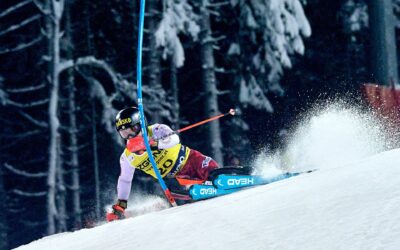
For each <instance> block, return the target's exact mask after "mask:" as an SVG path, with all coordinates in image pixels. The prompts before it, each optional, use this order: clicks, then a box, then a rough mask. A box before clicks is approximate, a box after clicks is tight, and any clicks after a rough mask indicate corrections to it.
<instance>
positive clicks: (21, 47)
mask: <svg viewBox="0 0 400 250" xmlns="http://www.w3.org/2000/svg"><path fill="white" fill-rule="evenodd" d="M42 39H43V36H39V37H37V38H35V39H33V40H32V41H30V42H28V43H20V44H18V45H17V46H16V47H14V48H9V49H3V50H0V55H1V54H5V53H10V52H15V51H19V50H23V49H26V48H29V47H30V46H32V45H35V44H36V43H38V42H40V41H41V40H42Z"/></svg>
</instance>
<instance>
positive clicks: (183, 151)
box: [107, 107, 219, 221]
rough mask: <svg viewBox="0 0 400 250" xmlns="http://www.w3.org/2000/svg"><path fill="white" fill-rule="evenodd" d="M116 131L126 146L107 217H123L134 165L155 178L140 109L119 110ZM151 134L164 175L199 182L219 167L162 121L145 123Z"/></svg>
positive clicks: (156, 158) (183, 180)
mask: <svg viewBox="0 0 400 250" xmlns="http://www.w3.org/2000/svg"><path fill="white" fill-rule="evenodd" d="M115 126H116V129H117V132H118V133H119V135H120V136H121V137H122V138H123V139H124V140H126V143H127V144H126V148H125V150H124V152H123V153H122V155H121V158H120V167H121V173H120V176H119V178H118V185H117V193H118V200H117V202H116V204H115V205H113V206H112V212H110V213H107V221H113V220H118V219H123V218H124V211H125V209H126V208H127V205H128V204H127V203H128V202H127V200H128V198H129V194H130V191H131V184H132V179H133V175H134V173H135V169H140V170H142V171H144V172H145V173H146V174H149V175H151V176H152V177H154V178H157V176H156V174H155V172H154V169H153V167H152V165H151V163H150V160H149V157H148V153H147V152H146V148H145V145H144V141H143V137H142V134H141V127H140V118H139V110H138V109H137V108H135V107H129V108H125V109H122V110H121V111H119V113H118V114H117V116H116V118H115ZM145 127H146V128H147V133H148V135H149V138H150V145H151V151H152V154H153V156H154V159H155V161H156V162H157V167H158V170H159V171H160V174H161V176H162V177H163V178H176V179H177V180H178V182H179V183H180V184H181V185H186V184H189V183H190V184H193V183H202V182H204V181H206V180H207V178H208V176H209V173H210V172H211V171H212V170H214V169H217V168H219V166H218V163H217V162H216V161H215V160H213V159H212V158H211V157H208V156H205V155H203V154H202V153H200V152H199V151H196V150H194V149H191V148H189V147H187V146H185V145H182V144H181V143H180V139H179V136H178V135H177V134H173V131H172V129H171V128H170V127H169V126H167V125H165V124H154V125H151V126H147V124H146V126H145Z"/></svg>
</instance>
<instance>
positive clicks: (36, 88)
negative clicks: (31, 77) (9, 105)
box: [6, 83, 46, 94]
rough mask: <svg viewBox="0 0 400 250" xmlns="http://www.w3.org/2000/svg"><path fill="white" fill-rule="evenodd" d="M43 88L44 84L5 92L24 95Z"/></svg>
mask: <svg viewBox="0 0 400 250" xmlns="http://www.w3.org/2000/svg"><path fill="white" fill-rule="evenodd" d="M44 87H46V84H45V83H42V84H39V85H34V86H29V87H25V88H18V89H7V90H6V91H7V92H8V93H18V94H21V93H26V92H31V91H35V90H39V89H43V88H44Z"/></svg>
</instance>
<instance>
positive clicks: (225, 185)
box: [213, 173, 300, 189]
mask: <svg viewBox="0 0 400 250" xmlns="http://www.w3.org/2000/svg"><path fill="white" fill-rule="evenodd" d="M299 174H300V173H284V174H279V175H276V176H273V177H264V176H259V175H225V174H221V175H219V176H218V177H217V178H216V179H215V180H214V181H213V184H214V186H215V187H217V188H218V189H232V188H243V187H248V186H256V185H264V184H269V183H272V182H276V181H280V180H283V179H287V178H290V177H293V176H297V175H299Z"/></svg>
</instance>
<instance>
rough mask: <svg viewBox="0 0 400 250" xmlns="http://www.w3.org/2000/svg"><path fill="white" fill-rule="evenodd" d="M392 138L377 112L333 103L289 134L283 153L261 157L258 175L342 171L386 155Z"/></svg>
mask: <svg viewBox="0 0 400 250" xmlns="http://www.w3.org/2000/svg"><path fill="white" fill-rule="evenodd" d="M391 144H392V143H391V140H390V137H389V136H388V135H387V133H386V131H385V128H384V126H383V125H382V123H381V122H380V121H379V120H378V119H377V118H376V117H375V116H374V114H373V112H371V111H369V110H367V111H364V110H362V109H361V108H358V107H352V106H351V104H349V103H346V102H344V101H342V102H333V103H332V102H330V103H328V104H324V105H318V107H316V108H313V109H312V110H311V111H309V112H307V114H306V115H304V116H303V118H302V119H300V122H298V125H297V126H296V127H295V128H294V129H293V130H292V131H291V132H289V135H288V138H287V145H286V146H285V148H283V149H281V150H280V152H275V153H273V154H270V155H269V154H268V153H265V152H264V153H261V154H259V155H258V156H257V157H256V158H255V161H254V163H253V166H254V168H255V173H257V174H262V175H268V176H269V175H273V174H276V172H277V171H282V170H283V171H305V170H310V169H326V168H335V167H342V166H344V165H346V164H349V163H351V162H355V161H359V160H361V159H363V158H365V157H368V156H371V155H374V154H376V153H379V152H382V151H385V150H387V149H389V148H390V147H391Z"/></svg>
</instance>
